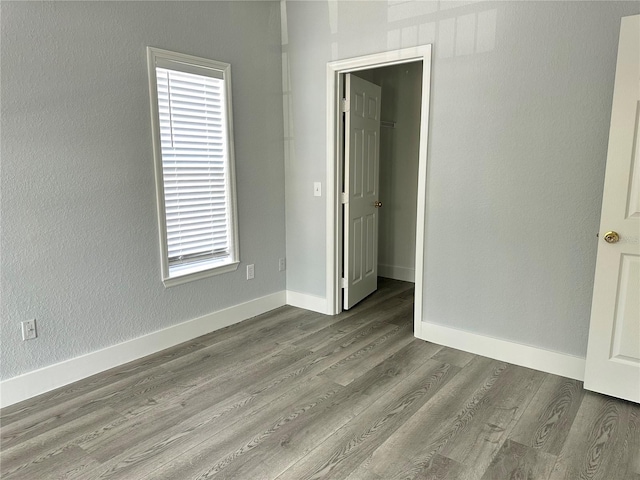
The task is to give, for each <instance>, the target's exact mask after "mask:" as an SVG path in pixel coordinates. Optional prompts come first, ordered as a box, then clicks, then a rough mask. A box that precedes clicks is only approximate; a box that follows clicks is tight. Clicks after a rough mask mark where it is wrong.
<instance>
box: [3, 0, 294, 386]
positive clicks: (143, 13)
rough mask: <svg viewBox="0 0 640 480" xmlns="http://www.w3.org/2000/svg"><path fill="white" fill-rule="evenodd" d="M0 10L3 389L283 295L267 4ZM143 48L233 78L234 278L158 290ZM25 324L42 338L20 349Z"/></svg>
mask: <svg viewBox="0 0 640 480" xmlns="http://www.w3.org/2000/svg"><path fill="white" fill-rule="evenodd" d="M1 8H2V11H1V27H2V28H1V30H2V37H1V57H0V61H1V65H2V77H1V89H2V90H1V95H2V96H1V101H2V118H1V131H2V142H1V143H2V147H1V148H2V150H1V155H2V177H1V182H2V183H1V191H2V215H1V222H2V223H1V229H2V236H1V244H0V248H1V252H2V263H1V295H2V302H1V303H2V307H1V308H2V310H1V318H2V325H1V326H2V335H1V341H0V350H1V352H2V354H1V363H2V378H3V379H6V378H10V377H13V376H15V375H18V374H21V373H24V372H27V371H30V370H33V369H36V368H39V367H43V366H46V365H49V364H52V363H56V362H59V361H62V360H65V359H68V358H72V357H75V356H78V355H81V354H84V353H88V352H91V351H94V350H96V349H100V348H103V347H107V346H109V345H113V344H116V343H119V342H122V341H125V340H128V339H131V338H135V337H138V336H141V335H144V334H146V333H150V332H153V331H156V330H159V329H161V328H164V327H167V326H170V325H172V324H176V323H179V322H182V321H185V320H189V319H192V318H196V317H199V316H202V315H205V314H208V313H211V312H213V311H216V310H219V309H222V308H225V307H229V306H232V305H236V304H239V303H242V302H245V301H248V300H251V299H254V298H258V297H261V296H264V295H267V294H269V293H272V292H276V291H280V290H283V289H284V288H285V275H284V273H279V272H278V258H279V257H282V256H284V253H285V243H284V242H285V238H284V168H283V147H282V138H283V132H282V125H283V121H282V83H281V82H282V77H281V68H280V65H281V49H280V7H279V3H278V2H230V3H226V2H193V3H191V2H157V3H156V2H87V3H81V2H68V3H67V2H46V3H45V2H6V1H3V2H2V7H1ZM147 45H152V46H156V47H159V48H165V49H169V50H175V51H178V52H183V53H188V54H192V55H197V56H202V57H207V58H213V59H216V60H221V61H224V62H229V63H231V65H232V75H233V85H232V88H233V102H234V120H235V125H234V126H235V143H236V145H235V146H236V168H237V182H238V215H239V233H240V249H241V250H240V253H241V259H242V261H243V263H242V264H241V265H240V268H239V269H238V270H237V271H236V272H233V273H230V274H225V275H222V276H217V277H212V278H208V279H203V280H199V281H195V282H191V283H188V284H185V285H180V286H176V287H171V288H168V289H165V288H164V286H163V284H162V282H161V278H160V256H159V255H160V254H159V247H158V226H157V221H156V201H155V187H154V176H153V157H152V149H151V129H150V113H149V93H148V81H147V71H146V53H145V47H146V46H147ZM246 263H255V272H256V278H255V280H252V281H250V282H247V281H246V280H245V265H246ZM28 318H36V319H37V322H38V330H39V337H38V339H36V340H33V341H28V342H22V341H21V336H20V328H19V322H20V321H22V320H25V319H28Z"/></svg>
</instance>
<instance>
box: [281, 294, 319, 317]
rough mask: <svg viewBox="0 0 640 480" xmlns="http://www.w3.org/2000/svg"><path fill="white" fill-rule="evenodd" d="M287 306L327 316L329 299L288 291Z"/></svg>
mask: <svg viewBox="0 0 640 480" xmlns="http://www.w3.org/2000/svg"><path fill="white" fill-rule="evenodd" d="M287 305H291V306H292V307H298V308H304V309H305V310H311V311H312V312H318V313H324V314H327V312H328V310H327V299H326V298H324V297H316V296H315V295H309V294H306V293H300V292H294V291H292V290H287Z"/></svg>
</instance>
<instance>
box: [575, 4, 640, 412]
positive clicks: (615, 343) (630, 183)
mask: <svg viewBox="0 0 640 480" xmlns="http://www.w3.org/2000/svg"><path fill="white" fill-rule="evenodd" d="M639 123H640V15H635V16H632V17H624V18H623V19H622V24H621V27H620V44H619V47H618V63H617V67H616V79H615V87H614V91H613V108H612V112H611V129H610V131H609V150H608V153H607V167H606V173H605V183H604V194H603V199H602V217H601V221H600V233H599V241H598V258H597V261H596V274H595V284H594V290H593V304H592V307H591V326H590V329H589V346H588V349H587V362H586V370H585V383H584V386H585V388H587V389H589V390H594V391H596V392H600V393H605V394H607V395H612V396H615V397H619V398H624V399H626V400H631V401H633V402H640V241H639V236H640V164H639V163H640V139H639V137H640V132H639V131H638V125H639Z"/></svg>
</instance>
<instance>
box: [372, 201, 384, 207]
mask: <svg viewBox="0 0 640 480" xmlns="http://www.w3.org/2000/svg"><path fill="white" fill-rule="evenodd" d="M373 206H374V207H376V208H382V202H376V203H374V204H373Z"/></svg>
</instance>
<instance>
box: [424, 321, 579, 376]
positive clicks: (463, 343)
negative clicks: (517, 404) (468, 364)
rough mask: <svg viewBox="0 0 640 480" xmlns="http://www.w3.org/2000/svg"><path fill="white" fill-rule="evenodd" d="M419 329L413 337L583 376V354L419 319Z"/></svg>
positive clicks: (537, 367)
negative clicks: (573, 353) (533, 345)
mask: <svg viewBox="0 0 640 480" xmlns="http://www.w3.org/2000/svg"><path fill="white" fill-rule="evenodd" d="M420 330H421V332H420V335H416V337H418V338H420V339H421V340H426V341H428V342H432V343H437V344H438V345H444V346H445V347H451V348H457V349H458V350H463V351H465V352H469V353H474V354H476V355H482V356H484V357H489V358H493V359H495V360H500V361H502V362H509V363H513V364H514V365H520V366H522V367H527V368H533V369H535V370H540V371H541V372H546V373H552V374H554V375H560V376H563V377H569V378H573V379H576V380H580V381H582V380H584V366H585V359H584V358H582V357H575V356H573V355H567V354H565V353H559V352H553V351H551V350H545V349H543V348H539V347H532V346H530V345H524V344H520V343H516V342H511V341H508V340H501V339H499V338H493V337H487V336H484V335H479V334H477V333H471V332H467V331H464V330H458V329H455V328H451V327H445V326H442V325H436V324H434V323H427V322H422V328H421V329H420Z"/></svg>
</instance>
